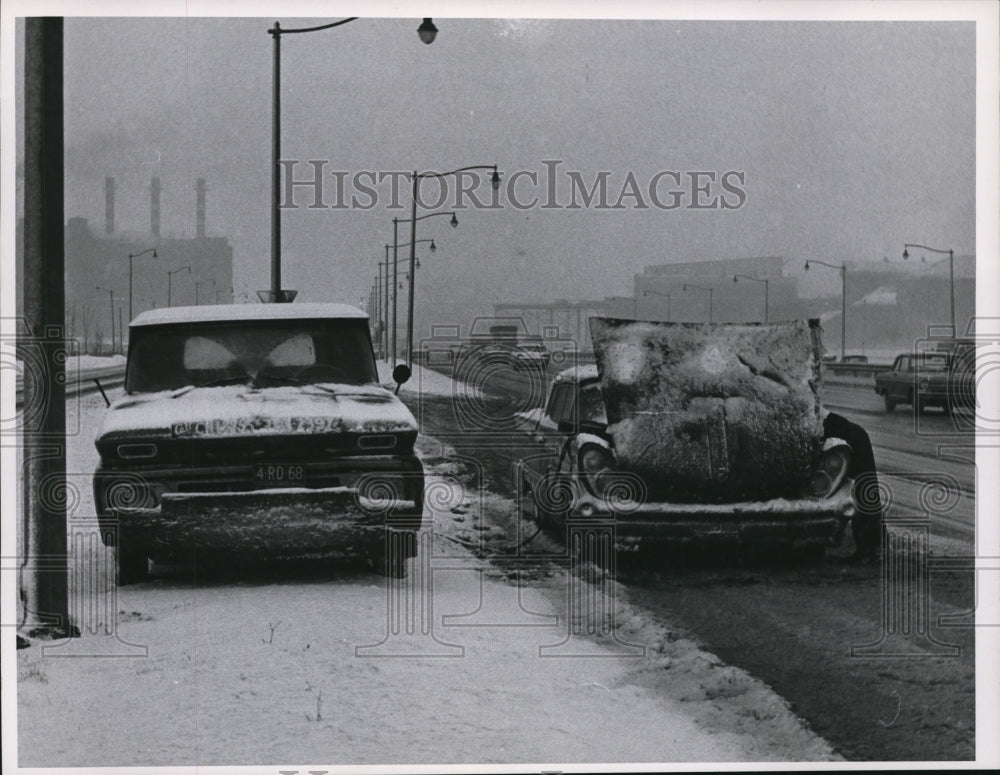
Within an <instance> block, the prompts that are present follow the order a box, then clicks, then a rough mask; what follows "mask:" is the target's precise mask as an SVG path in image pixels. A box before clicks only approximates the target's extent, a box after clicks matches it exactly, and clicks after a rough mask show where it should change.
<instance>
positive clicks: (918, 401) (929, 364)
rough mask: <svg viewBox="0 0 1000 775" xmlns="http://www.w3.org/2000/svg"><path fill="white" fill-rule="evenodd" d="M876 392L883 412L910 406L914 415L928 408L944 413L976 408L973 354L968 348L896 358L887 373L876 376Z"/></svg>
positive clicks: (940, 349) (930, 351)
mask: <svg viewBox="0 0 1000 775" xmlns="http://www.w3.org/2000/svg"><path fill="white" fill-rule="evenodd" d="M875 392H876V393H877V394H878V395H880V396H882V399H883V400H884V402H885V410H886V411H887V412H891V411H893V410H895V408H896V407H897V406H898V405H899V404H909V405H911V406H913V407H914V409H915V410H916V411H917V412H923V411H924V409H926V408H927V407H928V406H937V407H941V409H943V410H944V411H945V412H951V411H952V410H953V409H956V408H960V407H966V408H973V407H974V406H975V393H976V387H975V351H974V350H972V349H970V348H964V349H963V348H957V349H945V348H939V349H934V350H925V351H922V352H916V353H902V354H901V355H897V356H896V360H895V361H893V364H892V368H891V369H890V370H889V371H884V372H880V373H878V374H876V375H875Z"/></svg>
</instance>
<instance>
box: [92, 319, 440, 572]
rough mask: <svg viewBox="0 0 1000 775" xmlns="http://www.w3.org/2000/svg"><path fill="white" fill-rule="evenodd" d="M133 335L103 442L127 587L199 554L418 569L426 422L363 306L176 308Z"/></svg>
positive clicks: (404, 372)
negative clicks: (384, 370) (154, 565)
mask: <svg viewBox="0 0 1000 775" xmlns="http://www.w3.org/2000/svg"><path fill="white" fill-rule="evenodd" d="M129 331H130V343H129V353H128V363H127V367H126V376H125V395H124V396H123V397H121V398H120V399H118V400H117V401H115V402H114V403H112V404H111V406H110V407H109V409H108V412H107V415H106V417H105V420H104V423H103V427H102V429H101V431H100V433H99V434H98V436H97V439H96V442H95V443H96V446H97V451H98V453H99V454H100V464H99V465H98V468H97V470H96V472H95V474H94V498H95V503H96V507H97V513H98V519H99V521H100V524H101V526H102V528H103V529H102V531H101V532H102V536H104V538H105V542H106V543H108V544H110V545H115V546H116V548H117V552H116V553H117V561H118V573H119V583H122V584H125V583H130V582H133V581H137V580H140V579H142V578H144V577H145V576H146V574H147V571H148V560H149V559H150V558H153V559H159V558H169V557H173V556H175V555H181V556H188V557H189V556H190V554H191V552H192V551H194V552H195V553H196V554H197V557H199V558H209V557H213V556H226V557H243V556H246V557H251V556H256V555H258V554H266V555H269V556H299V555H303V554H310V555H312V554H319V555H326V554H332V555H362V556H367V557H369V558H370V559H371V561H372V563H373V564H374V565H375V566H376V567H377V568H378V569H380V570H381V571H382V572H384V573H386V574H388V575H393V576H399V575H402V574H403V573H405V561H406V559H407V558H408V557H410V556H413V554H415V551H416V548H415V547H416V542H415V531H416V530H418V529H419V527H420V525H421V519H422V512H423V467H422V465H421V462H420V460H419V458H418V457H417V455H416V454H415V452H414V443H415V441H416V438H417V423H416V421H415V420H414V417H413V415H412V414H411V413H410V411H409V410H408V409H407V408H406V406H404V405H403V404H402V402H400V400H399V399H398V398H397V397H396V396H395V395H393V393H392V392H391V391H390V390H388V389H386V388H385V387H383V386H382V385H380V384H379V379H378V372H377V370H376V366H375V358H374V353H373V351H372V345H371V339H370V337H369V332H368V320H367V316H366V315H365V314H364V313H363V312H362V311H360V310H358V309H355V308H354V307H350V306H347V305H340V304H298V305H296V304H264V305H257V304H254V305H250V304H245V305H243V304H240V305H218V306H199V307H172V308H164V309H157V310H151V311H149V312H144V313H142V314H141V315H139V316H138V317H137V318H136V319H135V320H134V321H132V323H131V325H130V327H129ZM408 376H409V370H408V369H407V367H406V366H402V365H401V366H397V371H396V373H395V374H394V378H396V379H397V380H398V381H405V380H406V379H407V378H408Z"/></svg>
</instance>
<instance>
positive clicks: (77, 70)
mask: <svg viewBox="0 0 1000 775" xmlns="http://www.w3.org/2000/svg"><path fill="white" fill-rule="evenodd" d="M279 18H281V17H279ZM327 21H330V19H327V18H321V19H300V18H281V23H282V26H283V27H285V28H290V27H301V26H312V25H314V24H322V23H324V22H327ZM272 22H273V17H272V18H255V19H246V18H229V19H197V18H189V19H185V18H176V19H169V18H168V19H114V18H110V19H69V20H67V22H66V27H65V45H66V55H65V62H66V83H65V105H66V116H65V120H66V170H67V187H66V214H67V217H72V216H83V217H85V218H88V219H89V220H90V222H91V224H92V226H94V227H95V229H97V230H101V229H102V227H103V220H104V198H103V185H104V178H105V176H109V175H110V176H114V177H115V178H116V179H117V185H118V197H117V203H118V204H117V224H118V227H119V228H120V229H123V230H129V231H137V232H142V231H146V230H148V228H149V182H150V178H151V177H153V176H159V177H160V178H161V180H162V185H163V193H162V200H163V219H162V223H163V226H162V228H163V233H164V235H165V236H192V235H193V234H194V190H193V189H194V179H195V178H197V177H204V178H206V179H207V182H208V231H209V234H213V235H225V236H227V237H229V239H230V241H231V242H232V244H233V246H234V250H235V261H236V267H235V278H236V292H237V293H239V292H240V291H241V290H243V289H244V288H247V289H249V290H250V291H251V293H252V292H253V291H254V290H256V289H257V288H265V287H267V285H268V261H269V223H270V220H269V219H270V215H269V212H270V211H269V206H270V205H269V202H270V199H269V198H270V177H269V164H270V153H271V146H270V143H271V67H272V43H271V37H270V36H269V35H268V34H267V30H268V28H269V27H270V26H271V24H272ZM419 23H420V19H419V18H410V17H408V18H401V19H360V20H358V21H356V22H353V23H350V24H347V25H344V26H342V27H340V28H336V29H333V30H327V31H322V32H315V33H310V34H303V35H287V36H285V37H284V38H283V39H282V74H283V79H282V128H283V147H282V156H283V157H284V158H286V159H297V160H300V162H301V163H300V164H299V166H298V168H297V170H296V172H297V175H298V176H299V177H307V176H309V175H311V168H310V167H309V166H308V165H307V164H306V163H305V162H306V160H310V159H315V160H327V164H326V166H325V172H326V176H325V182H326V185H327V188H326V190H325V192H324V199H326V200H327V202H326V203H327V204H331V203H333V202H334V201H335V199H336V192H335V179H334V176H333V175H332V174H331V173H332V172H334V171H343V172H346V173H348V180H347V183H348V185H347V188H346V190H347V194H348V196H350V195H351V194H352V193H357V192H356V191H355V190H354V189H352V187H351V186H350V177H351V176H353V175H354V174H355V173H357V172H359V171H368V170H370V171H374V172H378V171H384V172H391V171H411V170H414V169H418V170H421V171H423V170H438V171H446V170H450V169H453V168H456V167H462V166H467V165H478V164H494V163H495V164H497V165H499V168H500V170H501V172H502V173H503V175H504V179H505V181H509V180H510V178H511V176H513V175H514V174H515V173H516V172H518V171H526V172H533V173H534V174H536V175H537V176H538V179H539V183H538V185H537V186H534V185H532V183H531V181H530V178H528V177H526V176H521V177H520V178H519V183H518V186H517V189H516V192H515V194H516V195H517V196H518V197H519V198H520V199H521V200H522V202H527V201H529V200H531V199H532V197H534V196H538V197H539V198H540V199H541V200H542V202H540V204H541V203H543V202H544V200H545V199H546V196H547V183H546V176H547V174H548V171H547V169H548V168H547V166H546V162H547V163H548V166H549V167H554V166H555V165H554V162H556V161H558V162H561V164H560V165H559V166H558V167H556V173H555V177H556V180H557V185H558V189H557V199H559V200H560V201H564V202H568V201H569V199H570V177H569V173H570V172H576V173H578V174H579V175H580V176H581V179H582V180H583V181H584V182H585V183H586V184H587V185H588V186H589V185H592V184H593V182H594V180H595V179H596V177H597V176H598V175H599V174H600V173H602V172H603V173H607V175H606V183H607V190H608V199H609V203H610V204H614V203H615V202H616V201H617V200H618V199H619V194H620V193H621V190H622V187H623V186H624V185H625V184H626V181H627V179H628V176H629V174H630V173H631V174H632V175H633V176H634V180H635V182H636V183H637V184H638V192H639V197H636V196H626V197H624V198H623V199H622V202H621V203H622V204H623V205H624V207H623V208H621V209H600V208H598V207H596V203H594V204H592V205H591V206H590V207H582V208H579V209H576V210H571V209H565V208H542V207H540V206H535V207H529V208H516V207H513V206H511V205H510V203H509V199H508V194H509V193H510V192H509V190H507V188H506V185H505V186H504V187H503V188H502V189H501V191H500V194H499V199H500V202H501V204H503V205H504V207H503V208H501V209H485V210H480V209H475V208H473V207H469V208H468V209H467V210H466V211H465V212H462V213H460V214H459V220H460V222H461V223H460V226H459V227H458V228H457V229H451V228H450V227H449V226H448V222H447V219H446V218H430V219H427V220H424V221H421V222H420V223H419V224H418V234H417V236H418V238H425V237H435V238H437V244H438V251H437V252H436V253H435V254H433V255H429V254H427V252H426V251H419V254H420V255H422V256H423V257H424V258H425V259H426V260H424V261H423V265H422V267H421V268H420V269H419V270H418V276H417V294H418V298H419V299H420V302H421V303H426V305H427V307H426V308H430V309H434V310H436V312H435V314H439V315H440V316H441V319H440V321H435V322H459V321H452V320H450V319H449V315H451V314H458V310H459V309H467V308H468V304H466V303H465V302H468V301H470V300H475V301H481V302H485V303H488V304H492V303H493V302H495V301H545V300H551V299H555V298H557V297H561V298H571V299H573V298H602V297H604V296H607V295H613V294H624V293H629V292H630V291H631V288H632V275H633V274H634V273H635V272H641V271H642V268H643V267H644V266H647V265H651V264H658V263H664V262H675V261H686V260H697V259H718V258H731V257H741V256H757V255H782V256H786V257H788V258H789V259H790V265H792V264H794V266H795V267H796V271H797V269H798V267H800V266H801V263H802V261H803V260H804V259H806V258H816V259H820V260H825V261H830V262H838V263H839V262H841V261H845V260H846V261H849V262H855V261H881V260H882V257H883V256H889V257H891V258H892V259H893V260H898V259H899V256H900V253H901V250H902V245H903V243H904V242H920V243H924V244H928V245H934V246H941V247H945V248H953V249H954V250H955V251H956V253H958V254H963V253H968V254H972V253H974V252H975V161H976V160H975V132H974V129H975V106H976V103H975V29H974V26H973V25H972V24H971V23H942V22H895V23H893V22H856V23H849V22H712V21H705V22H692V21H600V20H593V21H560V20H524V21H517V20H512V19H507V20H499V19H496V20H488V19H484V20H460V19H448V18H435V23H436V25H437V26H438V28H439V29H440V32H439V34H438V37H437V40H436V41H435V42H434V43H433V45H429V46H428V45H424V44H423V43H421V42H420V40H419V39H418V36H417V34H416V28H417V25H418V24H419ZM19 65H20V59H19ZM20 80H21V78H20V76H19V77H18V82H19V89H20ZM694 171H699V172H713V173H715V175H716V178H717V180H716V182H715V183H714V184H711V183H709V184H708V186H709V188H708V190H707V192H706V193H704V194H702V195H699V197H698V201H699V202H701V203H705V202H710V201H712V200H713V199H714V198H715V197H719V196H721V197H722V198H721V199H720V200H719V203H720V205H721V204H722V202H723V201H725V202H726V203H728V204H739V206H738V207H735V208H734V209H725V208H723V207H721V206H719V207H716V208H706V209H691V208H690V207H689V205H690V204H692V202H693V201H694V199H695V195H694V193H693V192H692V191H691V185H690V176H689V175H688V174H687V173H689V172H694ZM661 172H677V173H680V175H681V180H682V185H681V186H677V185H676V184H675V180H674V179H673V178H672V177H664V176H662V175H661V176H660V177H659V178H658V180H659V181H660V183H659V187H658V189H657V192H658V194H659V198H660V200H661V202H662V203H664V204H666V203H669V202H670V201H671V196H670V195H669V194H668V192H669V191H672V190H679V191H684V192H685V193H684V194H683V195H682V197H681V206H680V207H678V208H676V209H663V208H661V207H657V206H655V204H654V203H653V202H652V201H650V197H649V184H650V182H651V181H652V180H653V179H654V178H655V176H657V174H658V173H661ZM727 172H732V173H738V174H739V176H738V177H737V176H730V177H729V178H728V180H729V182H730V184H731V186H732V189H731V190H730V191H728V192H727V190H726V189H723V188H722V187H721V186H720V179H721V177H722V176H723V175H724V174H725V173H727ZM706 180H707V178H702V179H701V182H702V184H703V185H704V184H705V182H706ZM733 189H734V190H738V191H739V192H741V193H742V196H738V195H737V194H736V193H735V192H734V190H733ZM377 191H378V194H379V196H380V198H379V200H378V202H377V203H376V204H375V206H374V207H370V208H368V209H361V208H347V209H333V208H328V209H307V208H306V207H305V205H308V204H311V203H312V196H311V194H310V193H309V192H308V191H305V190H301V191H299V193H298V194H297V201H298V202H299V203H300V204H301V205H303V207H302V208H301V209H299V210H295V211H286V212H285V214H284V239H283V246H284V250H283V255H284V265H285V271H284V278H285V282H284V285H285V286H286V287H291V288H297V289H299V290H300V293H301V296H300V298H302V299H304V300H309V301H314V300H322V299H326V298H335V299H337V300H345V301H351V302H353V303H358V302H359V301H361V299H362V298H366V297H367V293H368V289H369V288H370V286H371V284H372V281H373V279H374V276H375V274H376V271H377V269H376V262H377V261H378V260H379V259H381V258H382V257H383V256H384V249H383V245H384V244H385V243H386V242H387V241H388V242H391V240H392V222H391V219H392V217H393V216H394V215H395V216H397V217H399V218H405V219H408V218H409V203H410V194H409V189H408V185H407V184H405V183H404V185H403V190H402V192H401V193H400V195H399V203H400V204H401V205H403V208H402V209H398V210H391V209H388V207H387V205H388V204H390V202H389V201H388V199H389V194H390V193H391V191H390V187H389V185H388V183H385V184H383V185H381V186H378V187H377ZM421 191H422V192H424V199H425V200H428V201H429V202H432V200H433V199H434V198H435V195H436V193H437V187H436V185H435V183H434V181H428V182H426V183H425V184H423V187H422V189H421ZM450 191H451V192H452V193H454V186H452V187H451V189H450ZM478 191H479V194H480V197H481V198H482V199H484V200H489V198H490V195H491V191H490V188H489V186H488V184H486V183H484V184H483V186H482V187H481V188H480V189H479V190H478ZM359 198H360V199H361V203H362V204H363V205H367V204H368V203H369V199H370V197H368V196H367V195H361V196H359ZM640 200H642V201H641V203H642V204H646V205H648V208H646V209H642V208H641V207H640V206H639V205H640ZM450 204H451V202H450V201H449V203H448V205H450ZM466 204H471V203H470V202H467V203H466ZM448 205H446V206H445V207H444V208H442V209H447V206H448ZM428 212H431V211H430V210H420V212H419V214H421V215H424V214H427V213H428ZM408 239H409V231H408V224H407V226H406V228H404V229H401V237H400V241H401V242H405V241H408ZM829 274H830V275H831V276H830V277H829V278H826V279H824V278H823V277H822V276H821V275H820V273H810V275H814V276H815V277H813V276H811V277H810V281H812V282H829V283H830V284H831V289H835V288H836V284H837V282H838V278H837V277H836V274H835V273H833V272H830V273H829ZM487 309H488V308H487Z"/></svg>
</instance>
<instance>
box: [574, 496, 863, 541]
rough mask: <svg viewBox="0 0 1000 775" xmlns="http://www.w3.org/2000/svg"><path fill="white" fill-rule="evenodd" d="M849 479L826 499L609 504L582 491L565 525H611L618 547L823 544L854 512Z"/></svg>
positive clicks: (591, 528) (607, 526)
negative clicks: (611, 505)
mask: <svg viewBox="0 0 1000 775" xmlns="http://www.w3.org/2000/svg"><path fill="white" fill-rule="evenodd" d="M854 513H855V506H854V501H853V499H852V497H851V483H850V482H847V483H845V484H844V485H843V486H842V487H841V488H840V489H839V490H837V492H835V493H834V494H833V495H831V496H830V497H829V498H824V499H822V500H813V499H785V498H776V499H774V500H770V501H761V502H753V501H751V502H742V503H709V504H703V503H641V504H633V503H626V504H616V505H615V506H614V507H609V504H608V503H607V502H606V501H605V500H603V499H600V498H596V497H594V496H593V495H591V494H589V493H585V494H582V495H581V496H580V497H579V498H578V499H577V500H576V503H575V505H574V508H573V510H572V513H571V514H569V515H568V518H567V520H566V524H567V527H568V528H569V529H570V530H573V529H586V530H600V529H604V530H610V531H612V532H613V535H614V540H615V544H616V546H618V548H620V549H636V548H638V547H639V546H640V545H642V544H643V543H647V542H664V543H689V542H695V541H697V542H699V543H700V542H704V543H720V544H751V545H765V544H774V545H792V546H809V545H827V544H829V543H830V542H831V541H832V540H833V539H835V538H836V537H837V536H838V535H839V534H840V533H841V531H842V530H843V529H844V526H845V525H846V523H847V521H848V520H849V519H850V518H851V517H852V516H853V515H854Z"/></svg>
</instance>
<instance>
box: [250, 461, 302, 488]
mask: <svg viewBox="0 0 1000 775" xmlns="http://www.w3.org/2000/svg"><path fill="white" fill-rule="evenodd" d="M253 478H254V482H256V484H257V486H258V487H301V486H303V485H305V482H306V467H305V466H304V465H300V464H292V465H289V464H287V463H258V464H257V465H255V466H254V469H253Z"/></svg>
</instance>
